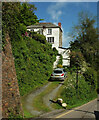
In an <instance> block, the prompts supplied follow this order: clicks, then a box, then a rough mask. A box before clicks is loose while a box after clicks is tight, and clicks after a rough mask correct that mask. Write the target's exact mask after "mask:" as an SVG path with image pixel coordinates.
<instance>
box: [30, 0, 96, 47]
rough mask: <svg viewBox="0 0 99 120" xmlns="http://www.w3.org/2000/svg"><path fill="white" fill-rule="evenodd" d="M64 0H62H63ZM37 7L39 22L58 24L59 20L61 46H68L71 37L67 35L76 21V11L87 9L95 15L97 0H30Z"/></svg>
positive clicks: (36, 12)
mask: <svg viewBox="0 0 99 120" xmlns="http://www.w3.org/2000/svg"><path fill="white" fill-rule="evenodd" d="M63 1H64V0H63ZM30 4H34V5H35V7H36V8H37V10H36V11H34V12H35V14H36V15H37V17H38V19H44V20H43V21H41V22H51V23H54V24H56V25H58V22H61V25H62V30H63V42H62V47H64V48H68V47H69V42H70V41H72V38H71V37H70V36H69V35H68V34H69V33H70V32H71V30H72V27H73V26H74V25H77V23H78V13H79V12H82V11H83V12H85V11H88V13H90V14H91V15H93V16H97V2H30Z"/></svg>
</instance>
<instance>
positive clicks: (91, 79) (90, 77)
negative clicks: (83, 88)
mask: <svg viewBox="0 0 99 120" xmlns="http://www.w3.org/2000/svg"><path fill="white" fill-rule="evenodd" d="M83 75H84V77H85V80H86V81H87V82H88V84H90V85H91V86H92V88H94V89H95V88H96V87H97V72H96V71H95V70H94V69H93V68H91V67H89V68H87V70H86V71H85V72H84V73H83Z"/></svg>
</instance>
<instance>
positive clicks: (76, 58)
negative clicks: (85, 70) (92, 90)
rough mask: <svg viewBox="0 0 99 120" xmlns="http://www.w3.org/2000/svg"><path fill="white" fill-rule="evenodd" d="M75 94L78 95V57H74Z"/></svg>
mask: <svg viewBox="0 0 99 120" xmlns="http://www.w3.org/2000/svg"><path fill="white" fill-rule="evenodd" d="M76 68H77V69H76V92H77V93H78V55H76Z"/></svg>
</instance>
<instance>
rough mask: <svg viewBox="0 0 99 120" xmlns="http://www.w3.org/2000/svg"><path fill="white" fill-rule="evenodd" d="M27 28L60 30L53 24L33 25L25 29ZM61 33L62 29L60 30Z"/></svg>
mask: <svg viewBox="0 0 99 120" xmlns="http://www.w3.org/2000/svg"><path fill="white" fill-rule="evenodd" d="M29 28H60V27H59V26H58V25H55V24H53V23H37V24H34V25H30V26H27V29H29ZM60 30H61V31H62V29H61V28H60Z"/></svg>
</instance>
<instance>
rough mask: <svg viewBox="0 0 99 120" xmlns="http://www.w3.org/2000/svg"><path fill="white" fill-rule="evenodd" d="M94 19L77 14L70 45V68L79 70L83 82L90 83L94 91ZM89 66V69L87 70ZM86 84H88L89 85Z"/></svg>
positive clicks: (97, 42)
mask: <svg viewBox="0 0 99 120" xmlns="http://www.w3.org/2000/svg"><path fill="white" fill-rule="evenodd" d="M95 22H96V19H95V17H93V16H90V15H89V14H88V13H86V12H85V13H83V12H81V13H80V14H79V22H78V24H77V25H75V26H74V27H73V32H72V34H71V35H72V38H73V39H74V42H71V43H70V50H71V53H70V58H71V61H70V63H71V67H74V66H75V67H76V68H77V69H78V68H79V69H80V70H82V72H84V74H83V75H84V77H85V80H86V81H88V82H90V84H91V87H92V88H94V89H96V84H97V81H96V73H95V72H96V70H98V67H97V66H98V64H99V62H98V53H97V51H98V46H99V41H98V40H97V39H98V34H97V28H95ZM88 66H90V68H88ZM88 82H87V83H86V84H89V83H88Z"/></svg>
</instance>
